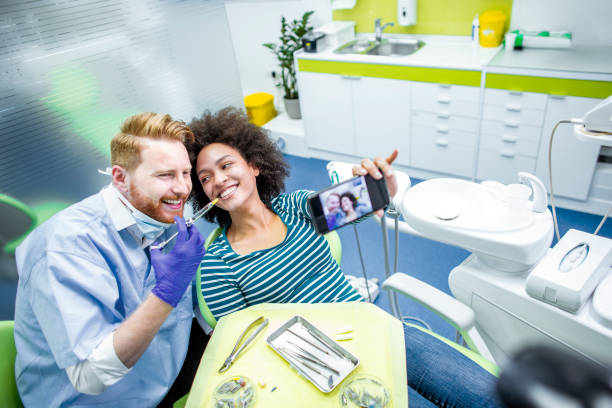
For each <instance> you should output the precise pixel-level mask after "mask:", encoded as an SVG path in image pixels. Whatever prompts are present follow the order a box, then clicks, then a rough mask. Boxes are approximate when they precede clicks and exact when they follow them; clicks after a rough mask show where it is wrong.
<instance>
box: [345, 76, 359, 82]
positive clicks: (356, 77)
mask: <svg viewBox="0 0 612 408" xmlns="http://www.w3.org/2000/svg"><path fill="white" fill-rule="evenodd" d="M341 77H342V78H344V79H351V80H353V81H356V80H359V79H361V77H360V76H353V75H341Z"/></svg>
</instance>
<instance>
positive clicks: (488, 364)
mask: <svg viewBox="0 0 612 408" xmlns="http://www.w3.org/2000/svg"><path fill="white" fill-rule="evenodd" d="M333 163H336V164H335V166H332V167H331V170H330V167H329V166H328V170H329V171H330V177H331V178H332V180H333V181H334V182H339V181H342V180H345V179H346V178H349V177H352V166H353V165H352V164H348V163H340V164H338V162H333ZM396 174H397V175H398V178H399V179H400V188H401V189H402V192H405V191H406V190H407V189H408V188H409V187H410V179H409V177H408V175H406V174H405V173H400V172H396ZM394 200H401V197H400V195H399V194H398V195H396V197H394ZM221 232H222V229H221V228H220V227H219V228H216V229H215V230H213V231H212V232H211V233H210V234H209V235H208V237H207V239H206V242H205V245H204V246H205V247H206V248H208V247H209V246H210V244H211V243H212V242H213V241H214V240H215V239H217V237H218V236H219V235H220V234H221ZM325 238H326V239H327V241H328V244H329V246H330V249H331V251H332V256H333V258H334V260H335V261H336V263H337V264H338V265H341V260H342V243H341V241H340V237H339V236H338V233H337V232H336V231H332V232H330V233H328V234H326V235H325ZM201 274H202V271H201V268H200V267H198V270H197V273H196V282H201V276H202V275H201ZM382 288H383V289H385V290H388V291H393V292H396V293H400V294H402V295H405V296H408V297H409V298H411V299H413V300H415V301H417V302H419V303H421V304H422V305H424V306H426V307H427V308H429V309H430V310H432V311H434V312H436V313H437V314H439V315H440V316H442V317H443V318H444V319H446V320H447V321H448V322H449V323H450V324H452V325H453V326H454V327H455V329H456V330H457V332H458V338H459V335H460V336H461V337H462V338H463V339H464V341H465V343H466V344H467V346H468V347H469V348H466V347H464V346H463V345H461V344H459V343H457V342H455V341H451V340H449V339H447V338H445V337H443V336H440V335H438V334H436V333H434V332H433V331H431V330H428V329H426V328H424V327H422V326H419V325H415V324H412V323H407V322H403V323H404V324H405V325H407V326H411V327H414V328H416V329H418V330H421V331H422V332H425V333H427V334H429V335H431V336H433V337H435V338H437V339H438V340H440V341H442V342H444V343H446V344H447V345H449V346H450V347H452V348H454V349H456V350H458V351H459V352H461V353H462V354H464V355H465V356H466V357H468V358H470V359H471V360H472V361H474V362H476V363H477V364H478V365H480V366H481V367H482V368H483V369H485V370H487V371H488V372H489V373H491V374H492V375H495V376H497V375H498V374H499V367H498V366H497V365H496V364H495V363H494V360H493V357H492V356H491V355H490V353H489V352H488V349H487V347H486V345H485V344H484V342H483V341H482V339H481V338H480V335H479V334H478V332H477V331H476V329H475V327H474V312H473V311H472V310H471V309H470V308H469V307H467V306H465V305H464V304H463V303H461V302H459V301H458V300H456V299H455V298H453V297H452V296H450V295H448V294H446V293H444V292H442V291H440V290H438V289H436V288H434V287H433V286H430V285H428V284H427V283H425V282H422V281H420V280H418V279H415V278H413V277H411V276H409V275H406V274H404V273H395V274H393V275H392V276H390V277H389V278H388V279H386V280H385V281H384V282H383V284H382ZM198 289H199V285H196V297H197V302H198V307H199V310H200V313H201V316H198V319H199V320H200V317H201V318H203V320H204V321H205V322H206V324H207V325H208V326H210V328H211V329H214V327H215V325H216V324H217V321H216V319H215V317H214V316H213V315H212V313H211V312H210V309H209V308H208V306H207V305H206V301H205V300H204V297H203V295H202V292H201V290H198ZM396 317H398V318H400V317H399V316H396ZM400 319H401V318H400Z"/></svg>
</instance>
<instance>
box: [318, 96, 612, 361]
mask: <svg viewBox="0 0 612 408" xmlns="http://www.w3.org/2000/svg"><path fill="white" fill-rule="evenodd" d="M561 123H570V124H574V125H575V127H574V131H575V136H576V137H577V138H578V139H579V140H584V141H586V142H591V143H599V144H600V145H607V146H612V96H611V97H608V98H607V99H605V100H604V101H603V102H601V103H600V104H599V105H597V106H596V107H595V108H593V109H592V110H590V111H589V112H587V113H586V115H584V117H583V118H581V119H571V120H566V121H561V122H560V123H559V124H561ZM559 124H557V126H559ZM557 126H555V128H554V129H553V133H552V134H551V137H550V138H551V142H550V143H551V145H552V139H553V137H554V131H555V129H556V128H557ZM549 159H550V158H549ZM351 168H352V165H349V164H347V163H340V162H330V163H329V164H328V172H329V174H330V175H332V176H336V178H337V179H339V180H340V181H342V180H343V179H346V178H348V177H350V176H351ZM396 175H397V177H398V184H399V187H400V190H399V192H398V194H396V196H395V197H393V198H392V207H394V208H395V210H396V211H397V212H399V213H400V214H401V216H402V217H403V219H404V221H397V219H396V220H395V221H392V220H389V219H387V218H386V217H383V218H382V219H381V220H378V221H379V222H380V223H381V225H382V226H383V229H385V232H384V233H383V245H384V247H385V253H387V252H388V251H387V246H388V244H387V234H386V227H387V226H394V227H395V230H396V252H395V253H396V256H397V234H398V231H400V232H403V233H409V234H412V235H416V236H420V237H425V238H428V239H433V240H436V241H440V242H443V243H446V244H450V245H455V246H458V247H461V248H465V249H467V250H469V251H470V252H471V255H469V256H468V258H467V259H465V260H464V261H463V262H462V263H461V264H460V265H458V266H456V267H455V268H453V270H452V271H451V272H450V275H449V286H450V289H451V292H452V293H453V295H454V296H455V298H456V299H453V298H451V297H450V296H448V295H446V294H445V293H443V292H441V291H438V290H437V289H435V288H431V287H430V286H429V285H426V284H424V283H422V282H420V281H418V280H416V279H414V278H412V277H410V276H408V275H405V274H402V273H394V274H392V275H391V274H390V273H387V277H388V279H387V280H386V281H385V283H384V284H383V289H389V290H391V291H393V292H390V296H391V299H390V301H391V306H392V307H391V310H392V312H393V314H394V315H395V316H396V317H398V318H401V316H400V314H399V311H398V310H396V309H397V303H396V301H395V300H394V297H393V296H394V295H395V293H394V292H400V293H402V294H405V295H408V296H409V297H412V298H414V299H415V300H418V301H420V302H421V303H423V304H425V305H427V306H429V307H430V308H431V309H433V310H434V311H437V312H438V313H439V314H442V315H443V317H445V318H446V319H447V320H448V321H450V322H451V323H452V324H453V325H455V327H457V328H458V333H461V335H462V337H463V338H464V342H465V343H467V345H468V346H470V348H473V349H475V350H477V351H478V352H480V354H482V355H483V357H485V358H488V359H490V360H492V361H494V362H496V363H497V364H498V365H499V364H502V363H503V362H504V361H506V360H507V359H508V358H509V357H510V356H511V355H512V354H513V353H514V352H516V351H518V350H520V349H521V348H523V347H525V346H528V345H531V344H534V343H545V344H553V345H555V346H557V347H560V348H563V349H565V350H568V349H569V350H572V351H573V352H576V353H578V354H579V355H582V356H584V357H587V358H588V359H590V360H591V361H594V362H596V363H597V364H599V365H603V366H606V367H611V366H612V353H611V352H610V350H612V272H611V266H612V239H609V238H605V237H600V236H597V235H596V234H597V233H598V232H599V229H600V228H601V226H602V225H603V223H604V222H605V219H606V218H607V215H608V214H609V213H610V211H608V214H606V216H604V218H603V220H602V222H601V223H600V224H599V226H598V227H597V229H596V231H595V232H594V233H593V234H591V233H586V232H582V231H577V230H574V229H570V230H569V231H568V232H567V233H566V234H565V235H564V236H563V237H560V236H559V235H558V232H557V243H556V244H555V246H554V247H553V248H551V247H550V246H551V243H552V242H553V237H554V235H555V231H558V227H557V225H556V224H557V223H556V214H555V211H554V195H553V194H552V188H551V195H550V199H551V204H552V210H553V212H552V213H551V211H550V210H549V209H548V194H547V191H546V187H545V186H544V184H543V183H542V182H541V181H540V180H539V179H538V178H537V177H536V176H534V175H532V174H529V173H525V172H520V173H518V183H516V184H509V185H504V184H502V183H499V182H497V181H482V182H480V183H478V182H474V181H467V180H461V179H453V178H434V179H429V180H426V181H423V182H421V183H418V184H416V185H414V186H412V187H411V185H410V180H409V178H408V176H407V175H406V174H405V173H403V172H401V171H397V170H396ZM550 176H551V180H550V185H551V186H553V184H552V174H551V175H550ZM611 210H612V208H611ZM386 263H387V271H389V266H388V260H386ZM400 270H401V268H400ZM394 272H397V267H396V268H395V271H394ZM389 276H390V277H389ZM456 300H459V301H460V302H461V303H462V305H459V306H464V305H465V306H467V308H462V307H457V305H456V303H454V302H455V301H456Z"/></svg>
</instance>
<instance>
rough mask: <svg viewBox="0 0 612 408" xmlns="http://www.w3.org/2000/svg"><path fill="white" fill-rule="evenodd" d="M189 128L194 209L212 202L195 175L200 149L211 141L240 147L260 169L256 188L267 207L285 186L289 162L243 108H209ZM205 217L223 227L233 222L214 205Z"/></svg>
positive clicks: (187, 145)
mask: <svg viewBox="0 0 612 408" xmlns="http://www.w3.org/2000/svg"><path fill="white" fill-rule="evenodd" d="M189 127H190V128H191V131H192V132H193V135H194V136H195V141H194V142H192V143H186V144H185V147H186V148H187V151H188V152H189V159H190V160H191V165H192V169H191V181H192V184H193V189H192V190H191V198H192V205H193V209H194V211H198V210H199V209H200V208H202V207H204V206H205V205H206V204H208V203H209V202H210V199H209V198H208V197H207V196H206V194H205V193H204V189H203V188H202V184H201V183H200V180H199V178H198V175H197V174H196V161H197V159H198V154H199V153H200V151H202V149H203V148H205V147H206V146H208V145H210V144H212V143H223V144H225V145H227V146H230V147H232V148H234V149H236V150H238V152H239V153H240V155H241V156H242V158H243V159H244V160H246V162H247V163H249V164H252V165H254V166H255V167H257V168H258V169H259V175H258V176H257V178H256V184H257V191H258V193H259V197H260V198H261V200H262V201H263V202H264V203H265V204H266V205H267V206H268V207H270V201H271V200H272V199H273V198H274V197H276V196H277V195H279V194H280V193H281V192H282V191H283V190H284V189H285V178H286V177H287V176H288V175H289V165H288V164H287V162H286V161H285V159H284V157H283V155H282V153H281V152H280V150H279V149H278V147H277V146H276V144H275V143H274V142H273V141H272V140H271V139H270V138H269V137H268V135H267V134H266V133H265V131H264V130H263V129H262V128H260V127H258V126H255V125H254V124H252V123H250V122H249V118H248V117H247V115H246V114H244V113H243V112H242V111H241V110H239V109H237V108H234V107H228V108H224V109H221V110H220V111H219V112H217V113H216V114H212V113H211V112H210V111H206V112H204V114H202V117H201V118H199V119H198V118H193V119H192V121H191V123H190V124H189ZM204 217H205V218H206V219H207V220H208V221H210V222H213V223H217V224H219V226H221V227H225V226H227V225H229V224H230V222H231V218H230V215H229V213H228V212H227V211H225V210H222V209H221V208H219V207H214V208H213V209H212V210H210V211H209V212H207V213H206V215H205V216H204Z"/></svg>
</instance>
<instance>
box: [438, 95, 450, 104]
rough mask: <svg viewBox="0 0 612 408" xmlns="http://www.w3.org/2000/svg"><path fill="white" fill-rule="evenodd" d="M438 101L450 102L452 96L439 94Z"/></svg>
mask: <svg viewBox="0 0 612 408" xmlns="http://www.w3.org/2000/svg"><path fill="white" fill-rule="evenodd" d="M438 102H440V103H450V102H451V98H450V97H448V96H438Z"/></svg>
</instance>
